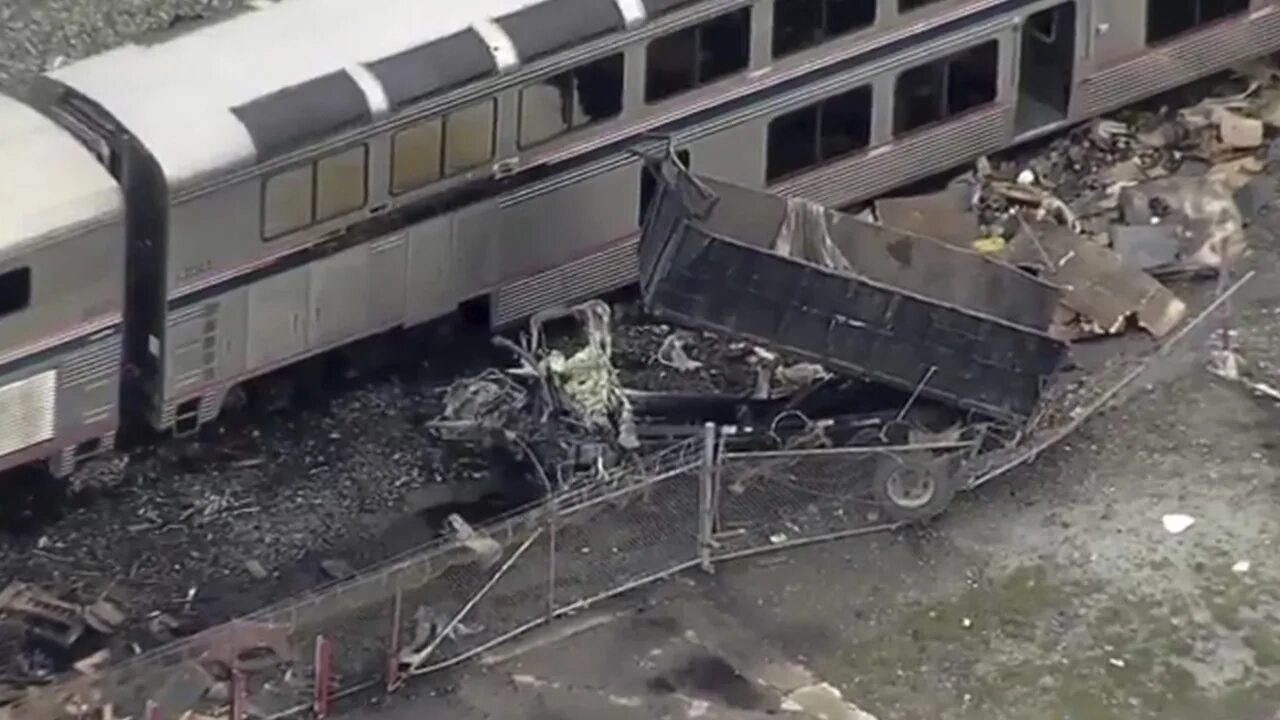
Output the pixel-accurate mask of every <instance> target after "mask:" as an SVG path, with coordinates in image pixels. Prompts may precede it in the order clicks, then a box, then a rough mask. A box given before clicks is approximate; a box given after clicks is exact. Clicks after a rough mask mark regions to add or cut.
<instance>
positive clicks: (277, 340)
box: [245, 266, 311, 372]
mask: <svg viewBox="0 0 1280 720" xmlns="http://www.w3.org/2000/svg"><path fill="white" fill-rule="evenodd" d="M310 271H311V269H310V268H309V267H306V266H303V267H299V268H296V269H294V270H290V271H288V272H285V273H280V274H279V275H273V276H271V277H268V278H264V279H262V280H259V281H257V282H255V283H254V284H253V285H252V286H251V287H250V288H249V316H248V319H247V320H246V323H245V327H246V333H245V334H246V342H245V370H246V371H248V372H253V371H255V370H265V369H267V368H270V367H273V366H275V365H277V364H279V363H280V362H282V361H284V360H286V359H289V358H292V357H294V356H297V355H301V354H302V353H303V351H305V350H306V349H307V324H308V315H309V312H308V307H307V305H308V279H309V275H310Z"/></svg>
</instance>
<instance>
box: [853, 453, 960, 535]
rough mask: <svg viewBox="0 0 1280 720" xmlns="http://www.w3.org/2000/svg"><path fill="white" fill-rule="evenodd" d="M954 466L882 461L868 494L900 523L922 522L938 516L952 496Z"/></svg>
mask: <svg viewBox="0 0 1280 720" xmlns="http://www.w3.org/2000/svg"><path fill="white" fill-rule="evenodd" d="M953 465H954V463H950V462H945V461H942V462H938V461H935V462H922V461H919V460H904V459H902V458H898V457H887V458H884V459H883V460H882V461H881V462H880V465H879V467H878V468H877V469H876V473H875V478H874V481H873V483H872V494H873V496H874V498H875V502H876V504H877V505H878V506H880V507H882V508H884V511H885V513H886V514H887V515H888V516H889V517H890V518H892V519H893V520H897V521H900V522H922V521H924V520H928V519H930V518H933V517H936V516H937V515H939V514H941V513H942V512H943V511H944V510H946V509H947V507H948V506H949V505H950V504H951V500H952V498H954V497H955V496H956V480H955V477H954V476H953V474H952V472H951V470H952V469H953Z"/></svg>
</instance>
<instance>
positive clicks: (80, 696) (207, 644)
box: [0, 280, 1243, 720]
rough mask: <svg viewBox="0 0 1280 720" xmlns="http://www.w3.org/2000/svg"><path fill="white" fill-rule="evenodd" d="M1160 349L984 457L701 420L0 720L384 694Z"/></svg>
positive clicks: (965, 462)
mask: <svg viewBox="0 0 1280 720" xmlns="http://www.w3.org/2000/svg"><path fill="white" fill-rule="evenodd" d="M1242 283H1243V280H1242V281H1241V283H1240V284H1242ZM1233 291H1234V290H1233ZM1215 305H1216V303H1215ZM1212 310H1213V306H1211V307H1210V308H1209V309H1207V310H1206V311H1205V312H1204V313H1202V314H1201V316H1200V318H1198V319H1197V320H1196V321H1194V322H1192V323H1190V324H1189V325H1188V328H1191V327H1194V326H1196V325H1199V324H1200V322H1201V321H1202V320H1204V318H1205V317H1207V316H1208V315H1209V313H1210V312H1211V311H1212ZM1186 334H1187V333H1186V331H1185V330H1184V332H1183V333H1180V334H1179V335H1178V336H1176V337H1175V338H1174V339H1173V340H1172V341H1171V342H1177V341H1179V340H1180V339H1181V338H1182V337H1183V336H1184V335H1186ZM1167 346H1168V344H1166V347H1167ZM1159 355H1160V353H1153V354H1151V355H1150V356H1148V357H1146V358H1144V359H1141V360H1140V361H1139V360H1138V359H1135V361H1134V362H1127V363H1123V364H1121V365H1120V366H1117V367H1114V368H1110V369H1109V371H1108V372H1107V373H1104V374H1103V376H1100V378H1101V377H1105V378H1106V379H1105V380H1103V379H1100V378H1099V379H1096V382H1094V383H1092V384H1091V385H1090V387H1089V388H1088V391H1087V392H1083V393H1081V394H1079V396H1078V397H1075V398H1074V399H1072V400H1071V402H1069V403H1066V404H1064V405H1063V406H1062V407H1061V408H1059V411H1060V412H1059V413H1058V415H1059V417H1058V418H1057V419H1056V420H1054V421H1052V422H1046V423H1045V424H1043V426H1042V427H1040V428H1039V429H1037V430H1034V431H1033V432H1030V433H1027V434H1026V435H1025V436H1023V437H1009V438H997V439H998V440H999V441H1000V442H999V444H1000V445H1002V446H1004V447H1001V448H998V449H997V450H996V451H994V452H991V451H984V452H983V453H981V454H978V453H977V450H978V448H979V446H982V445H983V444H984V443H986V442H988V441H989V440H990V438H989V437H986V436H983V437H977V438H975V437H953V438H938V437H930V438H925V439H924V440H923V441H922V440H921V439H919V438H915V437H909V436H908V437H905V438H904V437H896V438H886V437H885V436H884V434H883V433H881V434H880V435H878V436H877V437H874V438H873V437H862V438H855V439H854V440H853V441H851V442H848V443H843V444H841V445H839V446H836V447H831V446H827V447H821V446H819V447H814V446H809V447H806V448H802V449H783V450H771V451H759V450H751V451H744V450H732V449H730V448H731V447H732V443H731V442H730V441H731V440H732V439H733V436H732V433H731V432H730V431H728V430H724V431H717V429H716V428H713V427H710V426H708V427H707V428H706V429H705V430H706V432H705V433H704V434H703V435H702V436H701V437H694V438H690V439H688V440H685V441H682V442H677V443H674V444H673V445H671V446H669V447H667V448H666V449H664V450H662V451H660V452H657V453H653V454H648V455H643V456H640V457H637V458H634V459H632V460H631V461H629V462H628V463H626V464H624V465H622V466H620V467H616V468H613V469H611V470H610V471H609V472H608V473H606V474H605V475H604V476H600V475H599V474H598V473H597V474H593V475H592V476H591V477H590V478H589V479H579V480H577V481H574V480H573V479H572V478H569V479H568V481H567V482H565V483H564V484H563V487H564V488H565V489H562V490H560V491H559V492H557V493H555V494H554V496H553V497H551V498H550V499H549V500H547V501H545V502H542V503H540V504H537V505H534V506H531V507H527V508H524V509H521V510H520V511H517V512H513V513H510V514H508V515H507V516H504V517H500V518H497V519H494V520H492V521H491V522H488V523H486V524H485V525H484V526H482V527H479V528H474V529H472V528H469V527H466V526H465V525H459V526H458V527H457V528H456V530H457V532H455V533H454V535H453V536H451V537H446V538H441V539H439V540H437V541H436V542H433V543H431V544H428V545H426V546H424V547H420V548H418V549H416V550H414V551H412V552H410V553H407V554H405V555H403V556H401V557H398V558H395V559H393V560H390V561H388V562H386V563H383V564H381V565H379V566H378V567H375V568H372V569H370V570H367V571H365V572H363V573H362V574H361V575H360V576H359V577H357V578H355V579H352V580H348V581H344V582H341V583H336V584H333V585H331V586H329V587H327V588H322V589H320V590H317V591H315V592H312V593H310V594H308V595H306V596H304V597H302V598H298V599H295V600H293V601H290V602H287V603H284V604H281V605H278V606H275V607H271V608H268V609H266V610H263V611H261V612H258V613H255V614H253V615H251V616H248V617H245V618H242V619H240V620H236V621H234V622H231V623H227V624H225V625H220V626H217V627H214V628H210V629H208V630H206V631H204V632H201V633H199V634H197V635H194V636H192V637H189V638H186V639H183V640H181V641H179V642H177V643H174V644H171V645H169V646H166V647H163V648H160V649H158V650H156V651H153V652H150V653H147V654H143V655H139V656H137V657H134V658H131V659H129V660H127V661H124V662H121V663H118V664H116V665H114V666H111V667H109V668H108V669H106V670H104V671H102V672H99V673H96V674H91V675H82V676H78V677H75V678H72V679H70V680H66V681H62V682H59V683H56V684H53V685H49V686H44V687H40V688H35V689H32V690H31V691H30V692H28V693H27V694H26V696H24V697H23V698H21V699H20V700H18V701H17V702H15V703H12V704H10V705H8V706H6V707H4V708H0V720H62V719H63V718H88V717H94V718H98V717H101V718H104V720H105V719H106V718H146V720H179V719H184V720H185V719H186V718H191V720H199V718H197V717H196V716H197V715H199V716H206V717H219V718H222V717H225V718H229V719H230V720H241V718H248V717H255V718H283V717H289V716H296V715H303V714H313V715H315V716H317V717H325V716H326V715H328V714H329V713H330V711H331V704H332V703H333V702H334V701H335V700H337V699H339V698H341V697H343V696H344V695H349V694H354V693H358V692H362V691H381V692H392V691H394V690H395V689H396V688H397V687H399V686H400V685H401V684H403V683H405V682H407V681H409V680H410V679H411V678H412V677H413V676H415V675H422V674H426V673H430V672H433V671H436V670H439V669H442V668H444V667H448V666H452V665H456V664H458V663H461V662H464V661H466V660H468V659H471V658H475V657H477V656H480V655H482V654H484V653H486V652H487V651H490V650H493V649H495V648H498V647H499V646H501V645H502V644H503V643H505V642H507V641H509V640H511V639H513V638H515V637H517V636H519V635H521V634H522V633H525V632H527V631H529V630H531V629H533V628H536V627H538V626H540V625H542V624H545V623H547V622H550V621H551V620H553V619H555V618H557V617H560V616H564V615H567V614H570V613H574V612H578V611H580V610H583V609H585V608H587V607H589V606H591V605H593V604H595V603H597V602H599V601H602V600H604V599H607V598H610V597H613V596H616V595H619V594H621V593H623V592H626V591H628V590H631V589H634V588H637V587H640V586H643V585H646V584H648V583H652V582H655V581H657V580H660V579H662V578H665V577H668V576H671V575H673V574H675V573H678V572H682V571H685V570H688V569H691V568H697V567H701V568H703V569H704V570H708V571H710V570H712V569H713V567H714V565H715V564H716V563H718V562H726V561H729V560H733V559H735V558H740V557H745V556H749V555H753V554H758V553H763V552H769V551H776V550H780V549H785V548H788V547H793V546H796V545H799V544H804V543H812V542H818V541H823V540H830V539H835V538H840V537H848V536H852V535H858V534H864V533H872V532H879V531H885V530H890V529H893V528H895V527H898V526H899V524H900V522H899V520H900V519H901V518H902V517H903V512H904V509H905V511H907V514H908V515H910V510H911V508H912V503H913V502H916V500H915V499H913V498H916V499H921V500H920V501H921V502H925V505H927V502H937V501H938V500H937V498H938V497H939V496H938V493H937V492H936V491H937V489H938V488H937V487H936V486H935V487H933V488H932V490H933V492H931V491H930V487H929V483H930V482H934V483H937V482H940V481H941V482H946V483H947V486H946V488H945V490H946V492H943V493H942V495H941V497H942V501H944V502H945V501H946V500H949V499H950V497H949V493H954V492H955V491H958V490H962V489H965V488H971V487H974V486H976V485H978V484H981V482H983V481H985V480H986V479H989V478H990V477H993V476H994V475H996V474H999V473H1000V472H1003V471H1004V470H1007V469H1008V468H1010V467H1013V466H1015V465H1017V464H1019V463H1020V462H1023V461H1025V460H1026V459H1029V458H1030V457H1034V455H1035V454H1037V453H1038V452H1041V451H1042V450H1044V449H1045V448H1046V447H1047V446H1048V445H1049V444H1051V443H1052V441H1054V440H1056V439H1061V437H1063V436H1065V434H1066V433H1068V432H1070V430H1071V429H1073V428H1074V427H1075V426H1077V425H1078V424H1079V423H1080V422H1082V421H1083V420H1084V418H1085V417H1087V416H1089V415H1091V414H1092V413H1093V412H1095V411H1096V410H1098V409H1100V408H1101V407H1103V406H1104V405H1105V404H1106V403H1108V402H1109V401H1110V400H1112V399H1114V398H1116V397H1118V396H1119V395H1120V394H1121V390H1122V389H1123V388H1125V387H1127V386H1129V385H1132V383H1133V382H1134V381H1135V379H1136V378H1138V377H1140V376H1141V375H1142V373H1143V371H1144V369H1150V368H1151V367H1153V366H1154V365H1153V363H1155V362H1158V361H1159ZM1113 378H1114V381H1113ZM940 479H941V480H940ZM913 493H915V494H914V495H913ZM929 498H933V499H932V500H929ZM887 504H889V505H892V506H893V509H894V512H893V513H889V512H886V509H887V508H886V505H887ZM920 512H921V514H922V515H927V514H929V513H931V512H933V508H930V507H927V506H921V507H920ZM895 518H896V519H895ZM606 519H607V522H605V520H606Z"/></svg>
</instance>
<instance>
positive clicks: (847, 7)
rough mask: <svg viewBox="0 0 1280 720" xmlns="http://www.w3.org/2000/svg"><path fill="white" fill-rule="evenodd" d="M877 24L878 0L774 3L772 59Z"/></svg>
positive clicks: (805, 0) (821, 0)
mask: <svg viewBox="0 0 1280 720" xmlns="http://www.w3.org/2000/svg"><path fill="white" fill-rule="evenodd" d="M875 21H876V0H775V3H774V8H773V56H774V57H782V56H784V55H788V54H790V53H794V52H798V51H800V50H804V49H805V48H810V47H813V46H814V45H817V44H819V43H821V42H824V41H826V40H829V39H831V38H834V37H838V36H840V35H845V34H847V33H851V32H853V31H855V30H860V29H862V28H865V27H870V26H871V25H872V24H873V23H875Z"/></svg>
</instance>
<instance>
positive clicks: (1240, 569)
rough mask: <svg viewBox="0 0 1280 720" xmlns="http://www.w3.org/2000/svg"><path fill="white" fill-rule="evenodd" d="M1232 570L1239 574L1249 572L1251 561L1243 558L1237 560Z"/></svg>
mask: <svg viewBox="0 0 1280 720" xmlns="http://www.w3.org/2000/svg"><path fill="white" fill-rule="evenodd" d="M1231 572H1233V573H1236V574H1237V575H1240V574H1244V573H1247V572H1249V561H1248V560H1241V561H1239V562H1237V563H1236V564H1235V565H1232V566H1231Z"/></svg>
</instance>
